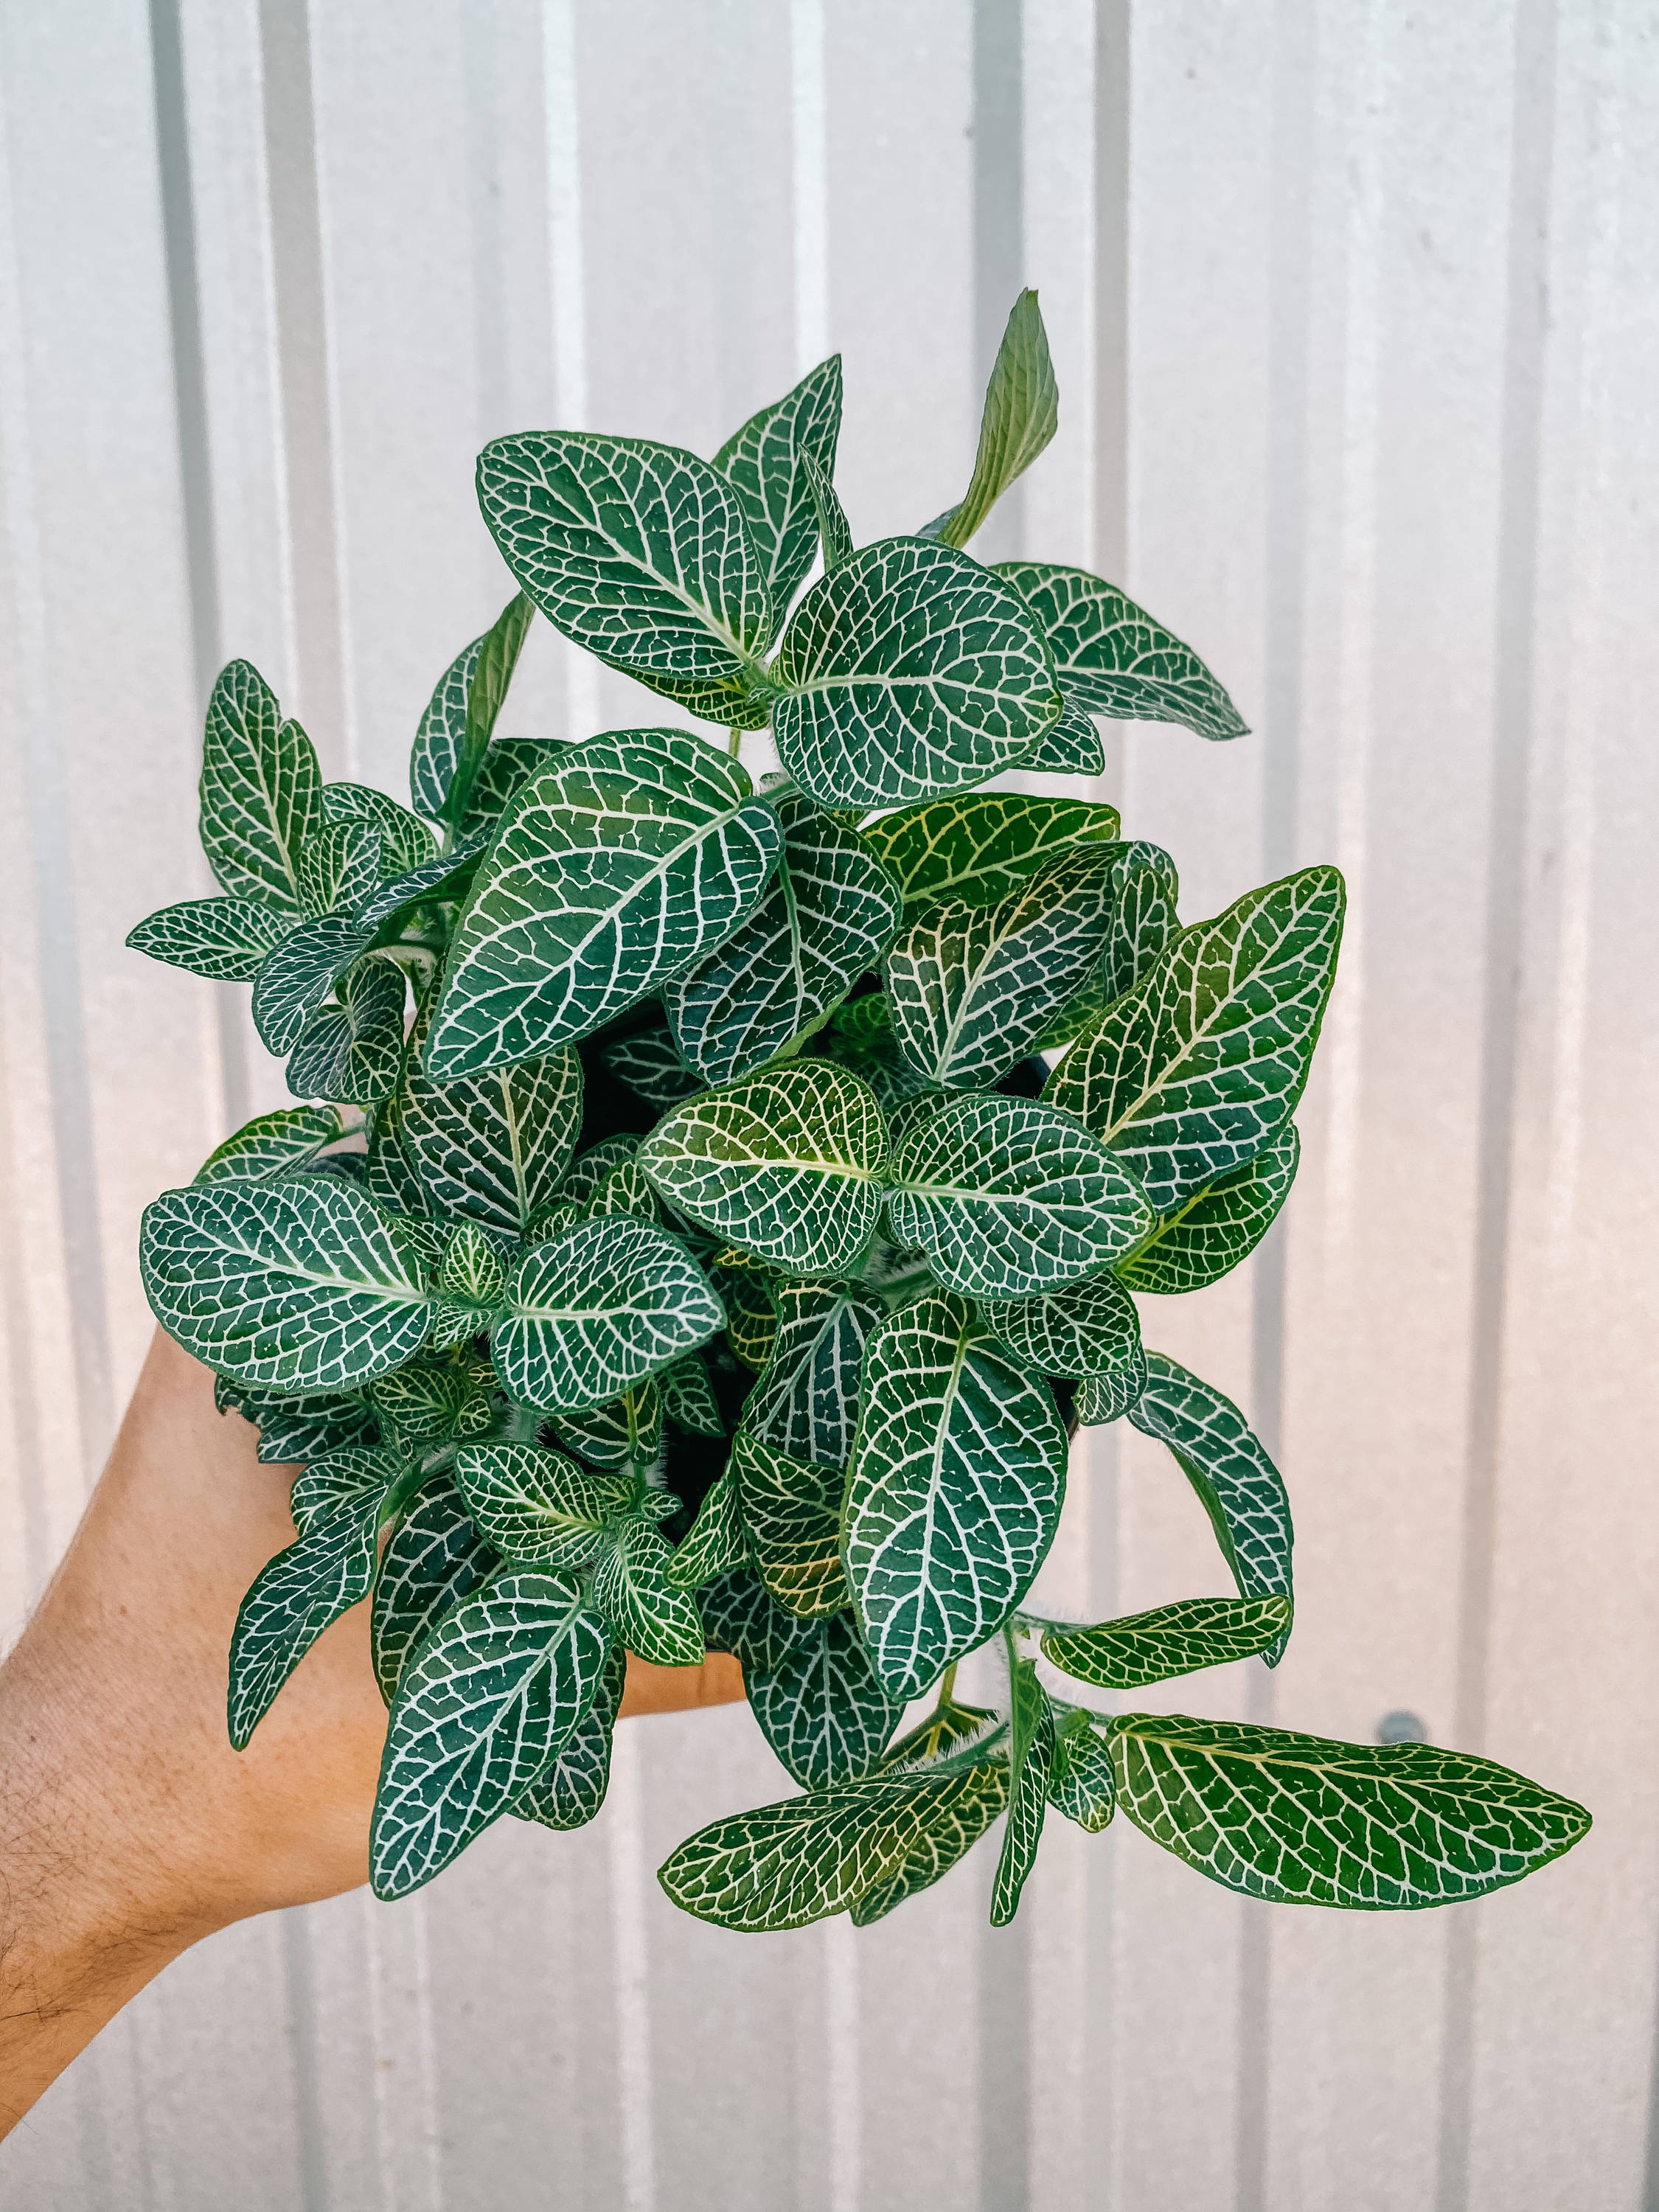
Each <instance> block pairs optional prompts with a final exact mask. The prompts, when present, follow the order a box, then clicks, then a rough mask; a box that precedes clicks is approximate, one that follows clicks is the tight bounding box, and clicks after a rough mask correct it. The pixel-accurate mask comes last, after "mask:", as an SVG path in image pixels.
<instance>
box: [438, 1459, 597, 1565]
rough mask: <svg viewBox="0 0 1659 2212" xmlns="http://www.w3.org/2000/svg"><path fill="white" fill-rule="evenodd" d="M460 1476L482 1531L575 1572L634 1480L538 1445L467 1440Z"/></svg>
mask: <svg viewBox="0 0 1659 2212" xmlns="http://www.w3.org/2000/svg"><path fill="white" fill-rule="evenodd" d="M455 1480H456V1481H457V1483H458V1484H459V1486H460V1491H461V1495H462V1497H463V1498H465V1500H466V1507H467V1511H468V1512H469V1513H470V1514H471V1517H472V1520H473V1522H474V1524H475V1525H476V1526H477V1529H478V1531H479V1533H480V1534H482V1535H483V1537H484V1538H485V1539H486V1540H487V1541H489V1543H491V1544H492V1545H494V1547H495V1549H496V1550H497V1551H498V1552H500V1553H502V1554H503V1556H504V1557H506V1558H507V1559H520V1560H522V1561H524V1562H525V1564H526V1565H534V1566H541V1567H546V1568H548V1569H550V1570H554V1569H556V1570H559V1571H574V1570H575V1569H576V1568H578V1567H585V1566H588V1565H591V1564H592V1561H593V1560H594V1559H596V1558H597V1557H598V1555H599V1547H600V1546H601V1544H602V1542H603V1541H604V1539H605V1531H606V1530H607V1529H608V1528H611V1526H612V1524H613V1523H614V1522H617V1520H618V1519H619V1518H620V1517H621V1516H622V1515H623V1513H625V1512H626V1511H627V1510H628V1502H629V1498H630V1496H631V1495H632V1485H631V1484H630V1483H629V1482H628V1481H626V1480H618V1479H617V1477H615V1476H606V1475H599V1474H591V1473H590V1472H589V1471H588V1470H587V1469H586V1468H580V1467H578V1466H577V1465H576V1463H575V1462H574V1460H568V1459H566V1458H565V1457H564V1455H562V1453H560V1452H556V1451H544V1449H542V1447H541V1446H540V1445H539V1444H520V1443H473V1444H463V1445H462V1446H461V1449H459V1452H457V1454H456V1455H455Z"/></svg>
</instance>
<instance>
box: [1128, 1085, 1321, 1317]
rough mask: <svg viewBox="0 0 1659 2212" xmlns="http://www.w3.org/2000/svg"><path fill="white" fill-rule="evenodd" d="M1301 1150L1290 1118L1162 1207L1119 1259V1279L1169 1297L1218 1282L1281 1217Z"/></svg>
mask: <svg viewBox="0 0 1659 2212" xmlns="http://www.w3.org/2000/svg"><path fill="white" fill-rule="evenodd" d="M1301 1157H1302V1141H1301V1139H1300V1138H1299V1137H1298V1136H1297V1132H1296V1124H1295V1122H1294V1121H1287V1122H1286V1123H1285V1126H1284V1127H1283V1128H1282V1129H1281V1130H1280V1131H1279V1134H1278V1135H1277V1136H1276V1137H1275V1138H1274V1139H1273V1142H1272V1143H1271V1144H1270V1145H1265V1146H1263V1147H1262V1149H1261V1151H1260V1152H1258V1153H1257V1154H1256V1156H1255V1158H1254V1159H1252V1160H1246V1161H1245V1163H1244V1164H1243V1167H1241V1168H1234V1169H1233V1170H1232V1171H1231V1174H1228V1175H1224V1176H1217V1177H1216V1179H1215V1181H1214V1182H1211V1183H1205V1184H1204V1185H1202V1186H1201V1188H1199V1189H1197V1190H1195V1191H1194V1193H1193V1194H1192V1196H1191V1197H1190V1198H1188V1199H1186V1200H1183V1201H1182V1204H1181V1205H1180V1206H1177V1207H1176V1210H1175V1212H1173V1213H1168V1214H1165V1215H1164V1218H1163V1220H1162V1221H1160V1222H1159V1224H1158V1227H1157V1228H1156V1229H1155V1230H1154V1231H1152V1235H1151V1236H1150V1237H1148V1238H1147V1239H1146V1243H1144V1244H1142V1245H1140V1246H1139V1248H1138V1249H1136V1250H1135V1251H1133V1252H1132V1253H1131V1254H1130V1255H1129V1256H1128V1258H1127V1260H1124V1261H1121V1263H1120V1264H1119V1267H1118V1274H1119V1277H1120V1278H1121V1280H1122V1281H1124V1282H1126V1283H1127V1285H1129V1287H1130V1289H1131V1290H1133V1291H1157V1292H1159V1293H1161V1294H1163V1295H1164V1296H1171V1295H1173V1294H1175V1293H1176V1292H1177V1291H1201V1290H1203V1289H1205V1288H1206V1286H1207V1285H1209V1284H1211V1283H1218V1282H1219V1281H1220V1279H1221V1278H1222V1277H1223V1276H1224V1275H1225V1274H1228V1273H1231V1270H1232V1269H1233V1268H1235V1267H1237V1265H1238V1263H1239V1261H1241V1260H1246V1259H1248V1258H1249V1255H1250V1254H1251V1253H1252V1252H1254V1251H1255V1248H1256V1246H1257V1245H1258V1244H1259V1243H1261V1240H1262V1238H1263V1237H1265V1236H1266V1235H1267V1231H1269V1230H1270V1229H1271V1228H1272V1227H1273V1223H1274V1222H1275V1221H1276V1220H1277V1219H1278V1218H1279V1208H1280V1206H1283V1205H1284V1203H1285V1200H1286V1199H1287V1198H1288V1197H1289V1196H1290V1194H1291V1184H1292V1183H1293V1182H1295V1181H1296V1170H1297V1164H1298V1162H1299V1161H1300V1159H1301Z"/></svg>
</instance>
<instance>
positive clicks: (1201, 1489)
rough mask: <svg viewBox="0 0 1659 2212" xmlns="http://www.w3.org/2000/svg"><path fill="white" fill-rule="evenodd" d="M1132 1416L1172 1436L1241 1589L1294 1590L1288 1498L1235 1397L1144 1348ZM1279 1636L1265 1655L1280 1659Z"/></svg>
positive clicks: (1149, 1431)
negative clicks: (1142, 1382)
mask: <svg viewBox="0 0 1659 2212" xmlns="http://www.w3.org/2000/svg"><path fill="white" fill-rule="evenodd" d="M1129 1419H1131V1420H1132V1421H1133V1423H1134V1425H1135V1426H1136V1428H1138V1429H1139V1430H1141V1431H1144V1432H1145V1434H1146V1435H1147V1436H1149V1437H1159V1438H1160V1439H1161V1440H1162V1441H1163V1442H1164V1443H1166V1444H1168V1446H1169V1447H1170V1451H1171V1452H1172V1453H1173V1455H1174V1456H1175V1460H1176V1464H1177V1466H1178V1467H1179V1468H1181V1471H1182V1474H1184V1475H1185V1476H1186V1478H1187V1480H1188V1482H1190V1483H1191V1484H1192V1486H1193V1488H1194V1490H1195V1491H1196V1492H1198V1495H1199V1498H1200V1501H1201V1503H1202V1504H1203V1506H1204V1510H1205V1511H1206V1513H1207V1514H1208V1515H1209V1516H1210V1523H1211V1526H1212V1528H1214V1530H1215V1534H1216V1541H1217V1542H1218V1544H1219V1545H1220V1547H1221V1553H1222V1557H1223V1558H1224V1559H1225V1560H1226V1562H1227V1565H1228V1566H1229V1568H1230V1569H1231V1572H1232V1577H1233V1580H1234V1581H1235V1582H1236V1583H1237V1585H1238V1594H1239V1595H1240V1596H1241V1597H1274V1596H1283V1597H1286V1598H1288V1597H1289V1596H1290V1595H1291V1545H1292V1544H1293V1543H1294V1541H1295V1534H1294V1531H1293V1529H1292V1528H1291V1501H1290V1499H1289V1498H1288V1497H1287V1496H1286V1495H1285V1484H1284V1480H1283V1478H1282V1477H1281V1476H1280V1474H1279V1469H1278V1468H1276V1467H1275V1466H1274V1465H1273V1462H1272V1460H1270V1459H1269V1458H1268V1456H1267V1452H1266V1451H1265V1450H1264V1449H1263V1448H1262V1445H1261V1441H1260V1439H1259V1438H1258V1437H1255V1435H1254V1434H1253V1433H1252V1432H1251V1430H1250V1428H1249V1424H1248V1423H1247V1422H1246V1421H1245V1419H1244V1416H1243V1414H1242V1413H1240V1412H1239V1410H1238V1408H1237V1406H1235V1405H1234V1403H1233V1401H1232V1400H1231V1398H1224V1397H1223V1396H1222V1395H1221V1393H1220V1391H1219V1390H1217V1389H1212V1387H1211V1385H1210V1384H1209V1383H1200V1380H1199V1378H1198V1377H1197V1376H1196V1375H1190V1374H1188V1371H1187V1370H1186V1369H1185V1368H1184V1367H1182V1366H1179V1365H1177V1364H1176V1362H1175V1361H1174V1360H1173V1359H1169V1358H1165V1357H1164V1353H1163V1352H1148V1353H1147V1354H1146V1389H1145V1391H1144V1392H1143V1393H1142V1395H1141V1396H1140V1398H1139V1401H1137V1403H1136V1404H1135V1405H1133V1407H1131V1408H1130V1409H1129ZM1288 1634H1289V1631H1288V1629H1287V1630H1286V1631H1285V1636H1288ZM1285 1636H1281V1637H1280V1638H1279V1641H1278V1642H1277V1643H1276V1644H1273V1646H1272V1648H1271V1649H1270V1650H1267V1652H1266V1653H1265V1654H1264V1655H1263V1656H1265V1658H1266V1659H1267V1664H1268V1665H1269V1666H1270V1667H1276V1666H1277V1665H1278V1664H1279V1659H1280V1657H1281V1656H1282V1654H1283V1652H1284V1649H1285Z"/></svg>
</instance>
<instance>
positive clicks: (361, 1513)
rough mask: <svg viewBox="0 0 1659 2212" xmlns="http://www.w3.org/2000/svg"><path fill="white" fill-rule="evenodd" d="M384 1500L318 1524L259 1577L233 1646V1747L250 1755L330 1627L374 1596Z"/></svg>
mask: <svg viewBox="0 0 1659 2212" xmlns="http://www.w3.org/2000/svg"><path fill="white" fill-rule="evenodd" d="M379 1513H380V1493H379V1492H378V1491H371V1492H368V1494H367V1495H366V1496H364V1497H362V1498H360V1499H359V1501H358V1503H357V1504H356V1506H354V1507H351V1508H348V1509H347V1510H344V1511H343V1512H340V1513H337V1514H336V1515H335V1516H333V1517H332V1518H331V1519H329V1520H326V1521H323V1522H319V1523H318V1524H317V1525H316V1526H315V1527H313V1528H311V1529H310V1531H309V1532H308V1533H307V1534H305V1535H303V1536H301V1539H300V1541H299V1542H298V1543H297V1544H290V1545H289V1547H288V1549H287V1550H286V1551H285V1552H278V1553H277V1554H276V1558H275V1559H270V1560H268V1561H267V1562H266V1563H265V1565H264V1566H263V1567H261V1568H260V1570H259V1571H258V1574H257V1575H256V1576H255V1577H254V1579H253V1583H252V1587H251V1588H250V1589H249V1591H248V1594H247V1595H246V1597H245V1598H244V1599H243V1600H242V1602H241V1607H240V1610H239V1611H238V1613H237V1615H236V1626H235V1628H234V1631H233V1632H232V1635H231V1639H230V1691H229V1697H228V1705H227V1718H228V1723H229V1728H230V1740H231V1742H232V1743H233V1744H234V1746H235V1747H236V1749H237V1750H238V1751H246V1748H247V1745H248V1740H249V1738H250V1737H251V1736H252V1734H253V1731H254V1729H256V1728H258V1725H259V1723H260V1722H261V1721H262V1720H263V1719H264V1717H265V1715H266V1714H267V1713H268V1712H269V1711H270V1708H271V1705H272V1702H273V1701H274V1699H275V1698H276V1693H277V1692H278V1691H279V1690H280V1689H281V1688H282V1686H283V1683H284V1682H286V1681H287V1680H288V1678H289V1675H290V1674H292V1673H293V1672H294V1670H295V1668H296V1667H297V1666H298V1665H299V1663H300V1662H301V1659H303V1658H304V1657H305V1656H306V1653H307V1651H309V1650H310V1649H311V1647H312V1645H313V1644H314V1643H315V1642H316V1641H317V1638H319V1636H320V1635H321V1634H322V1632H323V1631H324V1630H325V1628H327V1627H328V1626H330V1625H331V1623H332V1622H334V1621H336V1620H338V1619H339V1618H340V1615H341V1614H342V1613H349V1611H350V1609H351V1607H353V1606H354V1605H356V1604H357V1603H358V1602H359V1601H361V1600H362V1599H363V1598H366V1597H367V1596H368V1586H369V1584H370V1583H371V1582H372V1581H373V1580H374V1531H375V1526H376V1522H377V1520H378V1518H379Z"/></svg>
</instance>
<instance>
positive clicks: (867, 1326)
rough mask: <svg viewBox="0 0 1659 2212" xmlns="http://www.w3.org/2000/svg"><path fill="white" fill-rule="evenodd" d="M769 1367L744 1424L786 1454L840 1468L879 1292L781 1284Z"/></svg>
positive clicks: (878, 1315)
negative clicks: (871, 1292)
mask: <svg viewBox="0 0 1659 2212" xmlns="http://www.w3.org/2000/svg"><path fill="white" fill-rule="evenodd" d="M774 1295H775V1302H776V1306H777V1333H776V1334H775V1336H774V1338H773V1340H772V1352H771V1357H770V1358H769V1360H768V1362H767V1365H766V1371H765V1373H764V1374H763V1376H761V1378H760V1380H759V1381H758V1382H757V1383H756V1385H755V1387H754V1389H753V1390H752V1391H751V1392H750V1395H749V1399H748V1401H747V1403H746V1404H745V1406H744V1415H743V1419H744V1427H745V1428H746V1429H747V1430H748V1431H749V1433H750V1435H751V1436H752V1437H757V1439H758V1440H759V1441H760V1442H761V1443H765V1444H769V1445H770V1446H771V1447H772V1449H774V1450H775V1451H780V1452H783V1453H785V1454H787V1456H788V1457H790V1458H791V1459H797V1460H806V1461H808V1462H811V1463H812V1464H813V1465H815V1466H817V1467H825V1468H836V1469H840V1468H844V1467H845V1466H846V1464H847V1460H848V1454H849V1453H850V1452H851V1450H852V1449H853V1431H854V1425H855V1424H856V1422H857V1419H858V1410H859V1376H860V1370H861V1368H862V1365H863V1361H864V1347H865V1345H866V1341H867V1340H868V1338H869V1335H870V1332H871V1331H872V1329H873V1328H877V1327H878V1325H879V1323H880V1322H882V1321H883V1320H884V1318H885V1316H886V1311H887V1309H886V1306H885V1304H884V1302H883V1300H882V1299H880V1298H878V1297H873V1296H871V1295H870V1294H868V1293H866V1292H865V1291H856V1290H853V1289H851V1288H849V1287H848V1285H846V1284H844V1283H811V1282H808V1283H783V1284H781V1285H779V1287H778V1289H777V1291H775V1294H774Z"/></svg>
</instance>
